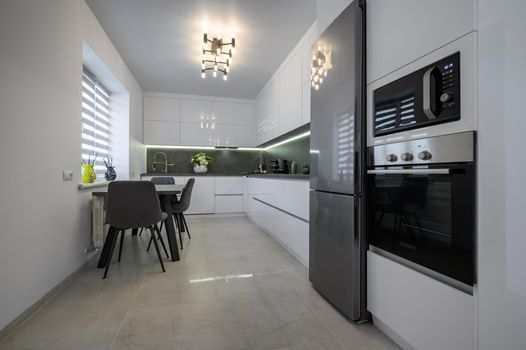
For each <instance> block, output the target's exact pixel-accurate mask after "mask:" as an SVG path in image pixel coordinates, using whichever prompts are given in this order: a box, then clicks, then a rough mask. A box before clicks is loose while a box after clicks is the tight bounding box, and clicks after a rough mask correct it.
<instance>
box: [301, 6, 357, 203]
mask: <svg viewBox="0 0 526 350" xmlns="http://www.w3.org/2000/svg"><path fill="white" fill-rule="evenodd" d="M361 16H362V10H361V9H360V6H359V5H358V1H357V0H355V1H354V2H353V3H352V4H351V5H350V6H349V7H347V9H345V10H344V11H343V12H342V13H341V14H340V15H339V16H338V17H337V18H336V20H335V21H334V22H333V23H332V24H331V25H330V26H329V27H328V28H327V29H326V30H325V32H323V34H322V35H321V36H320V37H319V38H318V40H317V41H316V42H315V43H314V45H313V46H312V54H313V57H319V58H320V60H318V59H314V60H313V62H312V65H313V66H314V69H317V70H319V69H320V68H319V67H320V65H321V66H322V68H323V69H322V73H321V78H322V81H321V82H320V79H319V78H313V82H314V85H315V87H311V125H310V130H311V137H310V147H311V152H310V161H311V175H310V181H311V188H312V189H316V190H321V191H327V192H337V193H347V194H354V193H360V192H361V183H360V181H359V180H360V179H361V176H360V170H361V168H362V166H361V164H362V160H363V158H362V153H363V152H362V146H361V144H362V138H361V135H362V132H361V129H362V127H363V123H362V119H363V113H362V106H363V92H362V91H363V86H364V84H363V82H362V81H363V79H362V78H363V68H362V67H363V64H362V61H363V50H362V43H363V40H362V34H361V33H362V21H361ZM320 62H321V64H320ZM324 62H329V63H327V64H326V63H324ZM325 71H327V72H326V74H325ZM316 86H317V88H316Z"/></svg>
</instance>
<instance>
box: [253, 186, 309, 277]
mask: <svg viewBox="0 0 526 350" xmlns="http://www.w3.org/2000/svg"><path fill="white" fill-rule="evenodd" d="M308 198H309V182H308V181H305V180H288V179H285V180H282V179H266V178H250V177H248V178H246V179H245V201H246V211H247V216H248V217H249V219H250V220H251V221H252V222H253V223H255V224H256V225H257V226H259V227H260V228H261V229H262V230H263V231H265V232H266V233H267V234H268V235H269V236H271V237H272V238H273V239H275V240H276V241H277V242H278V243H279V244H281V245H282V246H283V247H284V248H285V249H286V250H288V251H289V252H290V253H291V254H292V255H293V256H294V257H296V259H298V260H299V261H300V262H301V263H302V264H303V265H305V266H306V267H308V266H309V223H308V220H307V219H308V217H309V214H308V211H309V206H308V202H309V199H308Z"/></svg>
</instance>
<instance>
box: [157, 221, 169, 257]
mask: <svg viewBox="0 0 526 350" xmlns="http://www.w3.org/2000/svg"><path fill="white" fill-rule="evenodd" d="M154 228H155V231H157V237H159V240H160V241H161V245H162V246H163V250H164V253H165V254H166V258H169V257H170V256H169V255H168V250H166V245H165V244H164V239H163V236H162V235H161V229H160V228H158V227H157V225H155V226H154Z"/></svg>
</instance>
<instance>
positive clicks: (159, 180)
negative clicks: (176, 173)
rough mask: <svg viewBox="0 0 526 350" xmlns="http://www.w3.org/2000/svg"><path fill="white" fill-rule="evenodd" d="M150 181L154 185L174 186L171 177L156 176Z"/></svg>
mask: <svg viewBox="0 0 526 350" xmlns="http://www.w3.org/2000/svg"><path fill="white" fill-rule="evenodd" d="M150 181H151V182H153V183H154V184H156V185H175V180H174V178H173V177H171V176H156V177H152V178H151V180H150Z"/></svg>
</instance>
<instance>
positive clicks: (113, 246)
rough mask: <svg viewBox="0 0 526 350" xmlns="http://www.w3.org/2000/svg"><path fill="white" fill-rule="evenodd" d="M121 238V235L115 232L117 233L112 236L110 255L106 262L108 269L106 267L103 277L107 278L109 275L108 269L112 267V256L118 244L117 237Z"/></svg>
mask: <svg viewBox="0 0 526 350" xmlns="http://www.w3.org/2000/svg"><path fill="white" fill-rule="evenodd" d="M118 238H119V235H118V234H117V233H115V235H114V236H113V237H112V241H111V247H110V252H109V257H108V263H107V264H106V269H104V276H102V279H106V276H107V275H108V270H109V269H110V264H111V258H112V257H113V251H114V250H115V246H116V245H117V239H118Z"/></svg>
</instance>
